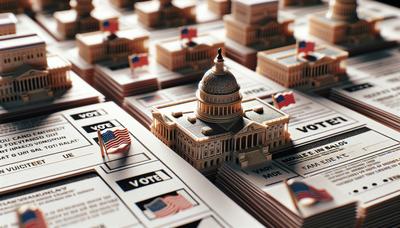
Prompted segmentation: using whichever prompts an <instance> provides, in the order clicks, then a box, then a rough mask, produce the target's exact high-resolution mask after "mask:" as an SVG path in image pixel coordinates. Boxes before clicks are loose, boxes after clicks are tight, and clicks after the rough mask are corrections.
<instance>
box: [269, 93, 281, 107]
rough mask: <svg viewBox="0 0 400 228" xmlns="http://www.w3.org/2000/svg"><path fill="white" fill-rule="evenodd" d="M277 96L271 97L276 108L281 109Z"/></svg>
mask: <svg viewBox="0 0 400 228" xmlns="http://www.w3.org/2000/svg"><path fill="white" fill-rule="evenodd" d="M275 95H276V94H272V96H271V98H272V102H273V103H274V107H275V108H277V109H280V108H279V106H278V103H277V102H276V99H275Z"/></svg>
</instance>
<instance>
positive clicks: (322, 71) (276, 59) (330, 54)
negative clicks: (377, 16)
mask: <svg viewBox="0 0 400 228" xmlns="http://www.w3.org/2000/svg"><path fill="white" fill-rule="evenodd" d="M257 57H258V60H257V61H258V62H257V72H258V73H260V74H261V75H264V76H266V77H268V78H269V79H271V80H273V81H275V82H277V83H279V84H281V85H283V86H285V87H288V88H291V87H322V86H326V85H330V84H334V83H336V82H338V81H340V80H343V79H345V78H346V68H345V60H346V59H347V57H348V53H347V52H345V51H342V50H340V49H337V48H334V47H330V46H317V47H316V48H315V51H314V52H313V53H312V54H311V55H309V56H305V55H298V54H297V51H296V45H291V46H286V47H282V48H277V49H273V50H269V51H263V52H259V53H258V56H257Z"/></svg>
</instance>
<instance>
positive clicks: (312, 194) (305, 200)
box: [288, 181, 333, 206]
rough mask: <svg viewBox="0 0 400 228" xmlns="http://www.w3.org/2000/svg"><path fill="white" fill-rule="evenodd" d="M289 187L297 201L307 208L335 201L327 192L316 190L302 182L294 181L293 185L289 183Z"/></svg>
mask: <svg viewBox="0 0 400 228" xmlns="http://www.w3.org/2000/svg"><path fill="white" fill-rule="evenodd" d="M288 185H289V189H290V191H292V193H293V195H294V197H295V199H296V201H297V202H298V203H302V204H304V205H306V206H310V205H313V204H315V203H318V202H329V201H332V199H333V198H332V196H331V195H330V194H329V193H328V192H327V191H326V190H324V189H322V190H319V189H316V188H314V187H313V186H310V185H308V184H306V183H304V182H302V181H293V182H292V183H288Z"/></svg>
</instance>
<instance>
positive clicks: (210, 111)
mask: <svg viewBox="0 0 400 228" xmlns="http://www.w3.org/2000/svg"><path fill="white" fill-rule="evenodd" d="M214 63H215V64H214V66H213V67H212V68H211V69H209V70H208V71H207V72H206V73H205V74H204V76H203V79H202V80H201V81H200V83H199V88H198V90H197V93H196V96H197V100H198V101H197V112H196V113H197V117H198V118H199V119H201V120H203V121H206V122H211V123H226V122H231V121H234V120H236V119H238V118H241V117H242V115H243V110H242V105H241V104H242V96H241V94H240V92H239V90H240V86H239V84H238V83H237V81H236V78H235V76H234V75H233V74H232V73H231V72H230V71H229V70H228V69H227V68H226V67H225V64H224V58H223V56H222V50H221V49H218V55H217V57H216V58H215V60H214Z"/></svg>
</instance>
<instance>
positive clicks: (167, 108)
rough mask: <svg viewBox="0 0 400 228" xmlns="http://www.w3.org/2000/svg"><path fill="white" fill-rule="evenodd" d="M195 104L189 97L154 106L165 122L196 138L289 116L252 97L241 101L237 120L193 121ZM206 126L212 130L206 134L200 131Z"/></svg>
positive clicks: (221, 133) (220, 133) (235, 131)
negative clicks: (222, 121)
mask: <svg viewBox="0 0 400 228" xmlns="http://www.w3.org/2000/svg"><path fill="white" fill-rule="evenodd" d="M196 105H197V100H196V99H190V100H186V101H182V102H180V103H176V104H171V105H164V106H160V107H156V109H157V110H158V111H159V112H160V113H161V114H162V115H163V118H164V119H165V120H166V122H170V123H175V124H176V125H177V127H179V128H181V129H184V130H186V131H187V132H189V133H190V134H192V135H193V136H195V137H196V138H197V139H202V138H207V137H212V136H220V135H224V134H235V133H237V132H239V131H240V130H242V129H243V128H244V127H246V126H248V125H250V124H252V123H256V124H264V125H265V124H268V122H275V121H279V120H281V119H287V118H289V116H288V115H286V114H285V113H283V112H281V111H279V110H277V109H274V108H273V107H272V106H271V105H268V104H267V103H265V102H264V101H261V100H259V99H255V98H253V99H248V100H244V101H242V107H243V111H244V113H245V114H244V117H243V118H241V119H239V120H238V121H235V122H231V123H224V124H216V123H208V122H204V121H202V120H200V119H198V118H196V121H195V122H194V121H192V122H191V121H190V120H189V119H190V118H193V117H195V112H194V110H196ZM260 110H262V111H260ZM173 112H182V116H180V117H174V116H173V115H172V113H173ZM207 128H211V129H212V131H209V132H208V133H207V135H205V134H203V133H202V132H203V130H204V129H207Z"/></svg>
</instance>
